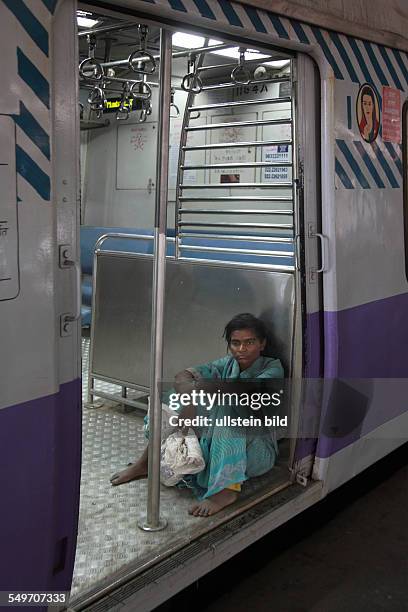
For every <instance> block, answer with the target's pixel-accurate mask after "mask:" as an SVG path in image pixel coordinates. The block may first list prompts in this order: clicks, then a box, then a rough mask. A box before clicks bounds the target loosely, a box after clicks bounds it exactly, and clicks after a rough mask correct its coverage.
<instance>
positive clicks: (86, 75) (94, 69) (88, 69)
mask: <svg viewBox="0 0 408 612" xmlns="http://www.w3.org/2000/svg"><path fill="white" fill-rule="evenodd" d="M87 41H88V57H87V58H86V59H84V60H82V62H81V63H80V64H79V75H80V77H81V78H82V79H85V80H88V79H96V80H97V81H100V80H101V79H102V78H103V76H104V72H103V68H102V66H101V64H100V62H98V61H97V60H96V59H95V49H96V36H95V35H93V34H88V36H87Z"/></svg>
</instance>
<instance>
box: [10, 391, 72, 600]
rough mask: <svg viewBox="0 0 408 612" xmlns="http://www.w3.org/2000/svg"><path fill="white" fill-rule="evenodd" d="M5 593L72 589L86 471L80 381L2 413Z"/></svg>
mask: <svg viewBox="0 0 408 612" xmlns="http://www.w3.org/2000/svg"><path fill="white" fill-rule="evenodd" d="M0 448H1V464H0V490H1V498H2V504H1V519H0V531H1V536H0V538H1V549H2V551H3V552H4V554H2V555H1V558H0V591H10V590H14V591H16V590H25V591H30V590H37V591H38V590H44V591H52V590H55V591H64V590H69V589H70V585H71V577H72V571H73V566H74V559H75V546H76V530H77V521H78V508H79V484H80V470H81V381H80V380H74V381H72V382H69V383H66V384H64V385H61V387H60V391H59V393H57V394H55V395H50V396H47V397H43V398H39V399H36V400H32V401H29V402H25V403H24V404H19V405H16V406H10V407H8V408H4V409H2V410H0Z"/></svg>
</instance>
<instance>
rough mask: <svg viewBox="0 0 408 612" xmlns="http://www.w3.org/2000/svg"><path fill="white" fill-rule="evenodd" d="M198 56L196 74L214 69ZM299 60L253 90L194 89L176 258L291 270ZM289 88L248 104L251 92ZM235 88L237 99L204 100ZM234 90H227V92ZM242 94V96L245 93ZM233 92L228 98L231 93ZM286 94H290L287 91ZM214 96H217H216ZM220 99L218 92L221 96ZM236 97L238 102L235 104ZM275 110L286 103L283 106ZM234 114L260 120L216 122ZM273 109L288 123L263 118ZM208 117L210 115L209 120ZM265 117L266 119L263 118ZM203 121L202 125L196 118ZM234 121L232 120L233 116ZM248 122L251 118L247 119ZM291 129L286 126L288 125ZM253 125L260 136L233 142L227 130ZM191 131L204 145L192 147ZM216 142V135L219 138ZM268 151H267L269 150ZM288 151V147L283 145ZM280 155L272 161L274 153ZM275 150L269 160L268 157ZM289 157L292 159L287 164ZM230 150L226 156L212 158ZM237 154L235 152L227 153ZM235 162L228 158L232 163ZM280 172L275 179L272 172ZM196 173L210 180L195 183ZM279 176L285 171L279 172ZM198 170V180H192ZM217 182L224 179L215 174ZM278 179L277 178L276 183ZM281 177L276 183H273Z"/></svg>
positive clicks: (186, 125)
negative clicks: (244, 176)
mask: <svg viewBox="0 0 408 612" xmlns="http://www.w3.org/2000/svg"><path fill="white" fill-rule="evenodd" d="M203 55H205V54H202V56H201V57H200V59H201V62H200V63H199V68H198V71H201V73H200V74H201V78H202V77H203V72H204V71H206V70H208V67H206V66H202V63H203ZM293 61H294V60H293V59H292V60H290V62H291V64H290V75H288V76H280V77H279V78H270V79H265V80H260V81H255V80H253V81H251V82H250V83H249V84H248V85H247V86H244V85H240V84H237V83H234V82H232V83H231V82H225V83H216V84H209V85H207V84H205V83H204V85H203V87H202V90H201V92H199V93H193V92H189V94H188V97H187V102H186V108H185V112H184V120H183V126H182V134H181V146H180V154H179V168H178V177H177V192H176V223H175V227H176V257H177V258H179V259H191V258H194V259H201V258H202V259H206V260H208V259H211V260H212V261H214V260H215V261H228V262H230V263H234V262H235V263H239V265H245V266H251V267H252V266H256V267H258V266H260V267H268V268H271V269H275V270H279V271H293V270H294V267H295V257H294V203H295V197H296V189H295V163H294V160H295V142H294V141H295V129H294V100H293ZM284 82H286V83H288V84H289V86H290V92H291V95H283V96H279V95H278V96H270V95H267V96H266V97H260V98H256V96H253V95H252V96H251V97H250V98H248V99H245V94H247V93H248V91H250V90H251V88H252V89H258V90H259V89H261V90H262V88H263V87H264V86H265V85H267V84H269V83H270V84H274V85H276V84H280V83H284ZM246 87H247V89H245V88H246ZM223 90H226V91H227V92H228V93H229V91H231V90H233V91H234V94H233V95H234V98H235V99H234V100H230V101H223V100H221V101H220V102H215V103H214V102H212V101H211V100H210V101H209V102H208V103H200V95H201V102H202V101H203V100H202V98H203V95H202V94H203V93H204V97H207V98H208V97H209V92H211V93H212V92H213V91H217V92H222V91H223ZM228 90H229V91H228ZM242 92H243V93H242ZM228 93H227V94H226V96H228ZM287 93H288V92H286V94H287ZM210 95H211V94H210ZM218 96H219V94H218ZM237 98H238V99H237ZM276 105H280V106H279V107H277V106H276ZM223 109H225V110H226V112H228V111H230V112H231V113H234V112H236V111H240V110H241V109H242V111H243V112H247V113H248V112H252V113H257V109H259V112H258V113H257V115H256V119H254V118H249V119H248V120H240V118H239V117H238V118H237V119H238V120H237V121H234V120H228V121H223V120H222V119H221V120H218V119H217V115H219V114H220V111H221V112H222V110H223ZM274 109H275V112H276V111H277V112H280V114H283V115H285V116H283V117H282V118H264V117H265V113H268V112H269V111H272V110H274ZM204 113H205V114H206V116H204V117H203V115H204ZM261 113H264V114H263V116H262V118H259V115H260V114H261ZM200 118H201V121H200V123H199V124H197V123H196V121H197V119H200ZM231 119H232V118H231ZM244 119H245V118H244ZM286 126H287V127H286ZM270 127H272V129H275V132H276V131H280V134H278V136H277V137H276V136H275V135H274V134H272V137H271V136H270V137H264V136H263V133H262V132H263V130H264V129H265V128H270ZM248 128H252V129H253V130H254V132H255V137H254V138H248V139H247V138H242V139H237V140H235V139H234V136H233V135H232V134H229V137H228V138H225V137H224V136H225V135H226V134H227V135H228V130H237V129H238V130H239V131H240V132H242V131H245V130H246V129H248ZM220 131H223V137H224V140H225V142H223V141H222V137H221V142H212V140H214V139H213V138H212V134H217V133H218V134H219V133H220ZM192 134H202V135H205V141H204V139H203V137H202V140H203V141H202V142H198V143H197V142H195V143H194V142H193V143H191V142H190V141H191V135H192ZM215 140H216V138H215ZM265 147H269V149H265ZM285 147H286V148H285ZM245 150H247V152H248V154H251V156H252V157H253V159H251V160H249V161H248V160H245V161H240V160H236V158H234V152H239V151H245ZM277 150H279V151H280V152H279V153H278V154H276V153H275V157H278V159H277V160H276V161H275V160H274V159H273V155H272V154H271V152H272V151H277ZM268 151H269V156H268V155H267V152H268ZM282 151H283V156H285V151H286V159H282ZM199 152H201V156H202V157H203V160H200V161H196V160H194V158H193V160H192V161H191V160H190V159H188V158H189V156H191V155H195V156H197V154H200V153H199ZM223 152H224V158H223V159H222V160H221V161H220V160H216V161H215V162H214V160H212V159H211V158H212V157H213V156H214V155H215V154H218V156H219V155H220V154H221V155H222V153H223ZM229 153H231V155H229ZM228 157H230V159H228ZM251 169H252V170H253V173H252V176H253V180H250V181H248V180H246V181H244V182H229V181H234V180H235V179H237V181H240V178H241V174H239V175H236V174H229V172H233V171H234V170H236V171H237V172H239V173H242V172H246V171H248V170H251ZM274 169H275V174H274ZM222 170H225V173H226V174H225V175H224V177H225V182H224V181H223V178H224V177H223V176H222V175H221V174H220V179H219V180H220V181H221V182H215V181H214V174H212V173H214V172H217V173H221V171H222ZM197 172H201V173H202V175H203V176H204V178H203V179H202V180H197ZM279 172H280V174H279ZM192 173H195V176H194V177H193V178H192V176H191V175H192ZM215 176H216V177H217V176H218V175H215ZM277 177H278V180H276V178H277ZM274 179H275V180H274Z"/></svg>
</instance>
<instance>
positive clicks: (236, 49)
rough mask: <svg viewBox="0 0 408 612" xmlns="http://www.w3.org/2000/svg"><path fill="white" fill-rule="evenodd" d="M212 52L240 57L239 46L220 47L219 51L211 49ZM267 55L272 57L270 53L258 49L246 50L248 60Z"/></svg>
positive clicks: (235, 57) (234, 57)
mask: <svg viewBox="0 0 408 612" xmlns="http://www.w3.org/2000/svg"><path fill="white" fill-rule="evenodd" d="M211 53H214V55H215V54H217V55H224V56H225V57H232V58H233V59H239V47H231V48H230V49H220V50H219V51H211ZM265 57H271V56H270V55H264V54H263V53H259V51H257V50H256V49H248V50H247V51H245V59H246V60H257V59H259V60H260V59H263V58H265Z"/></svg>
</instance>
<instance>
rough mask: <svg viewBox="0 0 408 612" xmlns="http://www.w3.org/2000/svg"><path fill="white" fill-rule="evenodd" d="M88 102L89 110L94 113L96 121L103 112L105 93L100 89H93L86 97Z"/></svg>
mask: <svg viewBox="0 0 408 612" xmlns="http://www.w3.org/2000/svg"><path fill="white" fill-rule="evenodd" d="M88 102H89V105H90V107H91V110H92V111H94V112H95V113H96V117H97V119H100V118H101V117H102V113H103V110H104V108H105V106H106V98H105V93H104V91H103V89H102V87H98V86H96V87H94V88H93V89H92V91H91V93H90V94H89V96H88Z"/></svg>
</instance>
